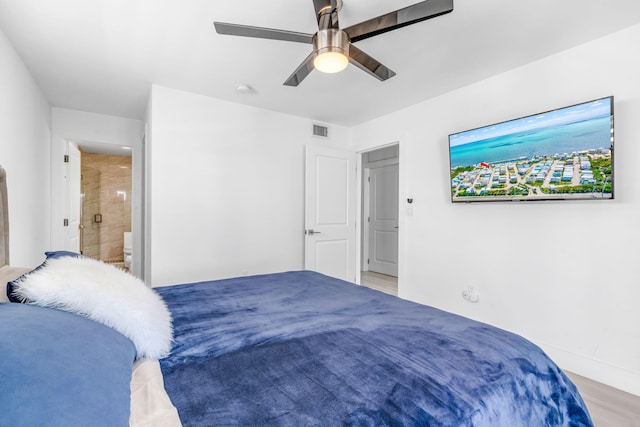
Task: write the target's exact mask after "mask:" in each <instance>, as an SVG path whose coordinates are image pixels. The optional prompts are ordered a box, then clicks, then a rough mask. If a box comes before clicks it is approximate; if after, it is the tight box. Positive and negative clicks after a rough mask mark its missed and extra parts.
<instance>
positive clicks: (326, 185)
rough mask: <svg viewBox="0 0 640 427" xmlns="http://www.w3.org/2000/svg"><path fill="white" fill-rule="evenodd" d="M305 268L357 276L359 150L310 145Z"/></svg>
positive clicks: (306, 183) (307, 159) (307, 171)
mask: <svg viewBox="0 0 640 427" xmlns="http://www.w3.org/2000/svg"><path fill="white" fill-rule="evenodd" d="M305 166H306V168H305V257H304V259H305V262H304V264H305V269H307V270H314V271H317V272H320V273H323V274H326V275H328V276H333V277H337V278H339V279H344V280H348V281H351V282H355V280H356V154H355V153H354V152H349V151H343V150H337V149H332V148H326V147H320V146H314V145H308V146H307V147H306V165H305Z"/></svg>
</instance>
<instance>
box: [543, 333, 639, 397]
mask: <svg viewBox="0 0 640 427" xmlns="http://www.w3.org/2000/svg"><path fill="white" fill-rule="evenodd" d="M532 341H533V340H532ZM534 343H535V344H536V345H538V346H539V347H541V348H542V349H543V350H544V352H545V353H547V354H548V355H549V356H550V357H551V358H552V359H553V361H554V362H556V364H557V365H558V366H560V368H562V369H564V370H567V371H570V372H574V373H576V374H578V375H581V376H583V377H586V378H588V379H590V380H593V381H597V382H599V383H602V384H606V385H608V386H610V387H613V388H617V389H619V390H622V391H625V392H627V393H631V394H633V395H635V396H640V372H634V371H631V370H628V369H625V368H620V367H618V366H613V365H611V364H608V363H606V362H602V361H600V360H596V359H593V358H590V357H585V356H582V355H580V354H575V353H572V352H570V351H567V350H565V349H562V348H559V347H556V346H554V345H551V344H548V343H544V342H535V341H534Z"/></svg>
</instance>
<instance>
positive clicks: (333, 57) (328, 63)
mask: <svg viewBox="0 0 640 427" xmlns="http://www.w3.org/2000/svg"><path fill="white" fill-rule="evenodd" d="M347 65H349V36H347V34H346V33H345V32H344V31H342V30H338V29H333V28H331V29H327V30H320V31H318V32H317V33H316V35H315V36H313V66H314V67H315V68H316V69H317V70H318V71H321V72H323V73H339V72H340V71H342V70H344V69H345V68H347Z"/></svg>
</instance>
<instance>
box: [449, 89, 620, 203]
mask: <svg viewBox="0 0 640 427" xmlns="http://www.w3.org/2000/svg"><path fill="white" fill-rule="evenodd" d="M449 160H450V167H451V200H452V201H453V202H477V201H515V200H518V201H524V200H558V199H572V200H575V199H613V96H610V97H607V98H602V99H596V100H593V101H588V102H584V103H581V104H577V105H572V106H569V107H564V108H559V109H556V110H552V111H547V112H545V113H539V114H535V115H531V116H527V117H522V118H519V119H514V120H509V121H506V122H502V123H496V124H493V125H489V126H484V127H481V128H477V129H472V130H467V131H464V132H459V133H454V134H451V135H449Z"/></svg>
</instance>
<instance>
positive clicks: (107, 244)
mask: <svg viewBox="0 0 640 427" xmlns="http://www.w3.org/2000/svg"><path fill="white" fill-rule="evenodd" d="M80 165H81V173H82V181H81V182H82V184H81V185H82V187H81V188H82V190H81V191H82V194H83V196H82V197H83V199H82V225H83V226H84V227H83V228H82V230H81V246H82V247H81V250H82V253H83V255H86V256H89V257H91V258H95V259H100V260H102V261H107V262H122V260H123V254H122V248H123V245H124V232H125V231H131V157H125V156H113V155H108V154H94V153H85V152H83V153H82V154H81V161H80ZM100 217H101V218H100ZM100 219H101V220H102V222H99V221H100Z"/></svg>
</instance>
